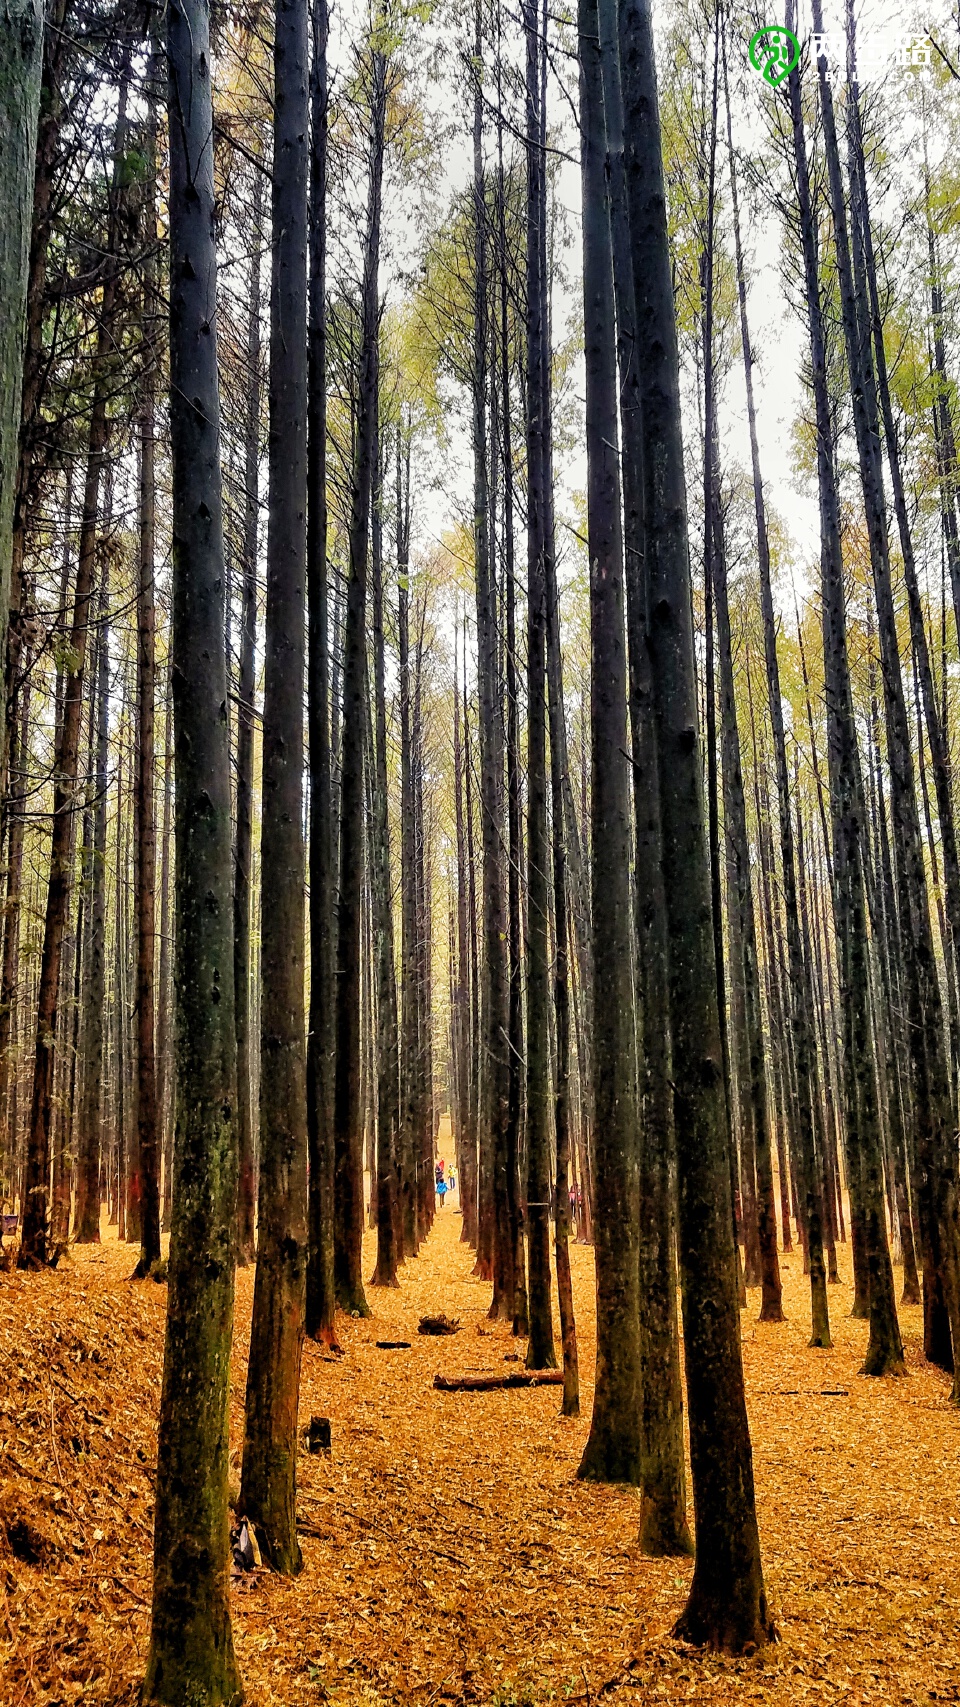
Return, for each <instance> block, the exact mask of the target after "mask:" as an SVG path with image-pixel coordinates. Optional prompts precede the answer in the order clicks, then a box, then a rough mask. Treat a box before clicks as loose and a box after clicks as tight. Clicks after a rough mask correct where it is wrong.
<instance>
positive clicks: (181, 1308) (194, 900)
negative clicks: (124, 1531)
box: [142, 0, 242, 1707]
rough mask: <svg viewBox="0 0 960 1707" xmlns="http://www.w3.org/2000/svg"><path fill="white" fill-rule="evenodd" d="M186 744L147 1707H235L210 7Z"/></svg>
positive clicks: (185, 618) (179, 623)
mask: <svg viewBox="0 0 960 1707" xmlns="http://www.w3.org/2000/svg"><path fill="white" fill-rule="evenodd" d="M167 53H168V59H169V75H170V84H169V112H170V198H169V209H170V212H169V217H170V247H171V270H170V442H171V448H172V454H173V666H172V682H173V692H174V727H175V739H176V774H177V795H176V869H177V893H176V1003H177V1116H176V1138H175V1161H174V1166H175V1170H176V1181H177V1183H176V1190H175V1192H174V1199H173V1226H172V1229H171V1236H170V1260H169V1292H168V1305H167V1332H166V1344H165V1349H164V1367H163V1390H162V1394H161V1399H160V1429H159V1440H158V1448H157V1483H156V1488H157V1492H156V1518H155V1527H154V1577H153V1616H152V1628H151V1636H150V1652H149V1656H148V1659H147V1668H146V1677H145V1680H144V1684H143V1691H142V1699H143V1702H144V1707H183V1703H184V1702H185V1701H196V1702H203V1703H204V1707H236V1704H237V1703H239V1702H240V1700H241V1699H242V1689H241V1686H240V1678H239V1673H238V1671H237V1665H236V1660H235V1657H234V1651H233V1638H232V1633H231V1626H230V1581H229V1574H228V1573H229V1531H228V1510H227V1478H228V1473H229V1464H228V1451H229V1434H228V1421H229V1417H228V1402H229V1395H230V1344H231V1339H232V1335H233V1287H234V1257H235V1247H236V1239H235V1231H236V1190H237V1139H236V1124H235V1117H234V1109H235V1101H236V1061H237V1057H236V1033H235V1030H234V1012H233V911H232V894H231V890H232V882H231V879H232V872H231V847H230V841H231V829H230V749H229V726H228V721H227V664H226V654H225V648H224V561H223V509H222V497H221V487H220V399H219V389H218V377H217V340H216V336H215V327H216V320H215V318H214V312H215V305H216V296H217V290H216V285H217V274H216V243H215V219H214V212H215V204H214V183H213V111H212V102H211V88H210V38H209V13H208V11H207V7H206V4H205V0H171V4H170V6H169V7H168V11H167Z"/></svg>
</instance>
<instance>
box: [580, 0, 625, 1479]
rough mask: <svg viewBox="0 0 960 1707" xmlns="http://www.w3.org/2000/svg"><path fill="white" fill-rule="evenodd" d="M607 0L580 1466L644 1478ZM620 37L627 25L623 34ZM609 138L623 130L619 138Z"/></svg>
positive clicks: (590, 262) (593, 366)
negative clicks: (589, 1365)
mask: <svg viewBox="0 0 960 1707" xmlns="http://www.w3.org/2000/svg"><path fill="white" fill-rule="evenodd" d="M600 16H601V15H600V11H599V9H598V6H597V4H596V0H580V4H579V11H578V23H579V34H580V139H581V141H580V147H581V153H580V160H581V184H582V191H583V300H584V318H585V340H586V344H585V353H586V433H587V517H588V534H589V553H590V657H591V678H590V679H591V688H590V744H591V849H592V860H591V868H592V918H593V979H594V983H593V1054H592V1065H593V1111H594V1119H595V1121H596V1128H595V1145H596V1184H597V1197H598V1207H599V1208H600V1211H601V1212H600V1213H599V1214H598V1217H597V1224H596V1252H597V1257H596V1260H597V1377H596V1389H595V1393H594V1403H593V1417H592V1420H591V1425H590V1436H589V1439H588V1440H587V1444H586V1447H585V1449H584V1454H583V1457H582V1459H581V1462H580V1468H579V1470H578V1472H577V1473H578V1475H579V1476H580V1477H582V1478H585V1479H587V1480H590V1481H602V1482H634V1483H637V1482H639V1480H640V1430H639V1406H640V1343H639V1290H640V1268H639V1250H638V1214H639V1195H638V1193H639V1182H638V1172H637V1164H638V1120H637V1105H636V1076H637V1063H636V1038H635V1032H636V1028H635V1016H634V989H633V966H632V944H631V940H630V930H629V920H630V913H631V907H632V898H631V893H630V841H631V835H630V793H629V776H628V771H627V761H626V759H625V757H624V754H625V752H626V742H627V660H626V647H625V642H624V585H623V535H622V529H621V517H620V471H619V466H618V456H617V364H616V345H615V338H614V327H615V312H614V278H613V251H612V247H611V227H610V202H609V191H608V182H607V177H606V171H605V160H606V155H607V147H608V138H607V135H606V131H605V124H604V87H603V70H602V59H601V47H600ZM614 39H615V37H614ZM610 146H611V148H613V147H615V146H616V139H613V138H611V139H610Z"/></svg>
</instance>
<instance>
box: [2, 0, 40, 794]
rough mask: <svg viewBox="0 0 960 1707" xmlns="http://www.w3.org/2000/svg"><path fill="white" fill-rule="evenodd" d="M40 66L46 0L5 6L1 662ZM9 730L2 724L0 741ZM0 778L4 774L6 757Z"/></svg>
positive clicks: (8, 1)
mask: <svg viewBox="0 0 960 1707" xmlns="http://www.w3.org/2000/svg"><path fill="white" fill-rule="evenodd" d="M42 63H43V5H42V3H41V0H4V5H3V8H2V10H0V133H2V134H3V136H4V138H5V142H4V171H3V195H2V197H0V658H4V657H5V656H6V645H7V619H8V616H9V613H10V592H11V572H12V558H13V512H14V498H15V493H16V476H17V445H18V440H19V436H20V420H21V408H22V401H23V359H24V339H25V328H26V312H27V283H28V279H29V273H30V238H31V231H32V223H31V216H32V213H33V188H34V175H35V171H36V161H37V124H38V119H39V114H40V81H41V69H42ZM18 591H19V589H18ZM5 727H6V720H3V723H2V724H0V742H2V741H3V735H4V729H5ZM0 774H4V764H3V755H2V753H0Z"/></svg>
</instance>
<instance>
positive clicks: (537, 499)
mask: <svg viewBox="0 0 960 1707" xmlns="http://www.w3.org/2000/svg"><path fill="white" fill-rule="evenodd" d="M523 21H524V34H525V37H526V175H527V184H526V191H527V205H526V226H527V229H526V245H527V250H526V283H527V300H526V314H527V325H526V414H527V419H526V427H527V964H526V994H527V1121H526V1137H527V1175H528V1177H527V1193H528V1195H527V1229H528V1240H529V1250H530V1256H529V1276H530V1279H529V1314H530V1338H529V1342H528V1345H527V1368H528V1369H555V1368H556V1363H557V1360H556V1353H555V1351H554V1344H553V1309H552V1305H551V1297H550V1134H549V1102H550V1061H549V1007H550V978H549V953H548V948H547V909H548V896H549V887H550V849H549V840H548V836H547V751H546V747H547V688H546V662H547V661H546V614H547V613H546V553H547V550H548V538H547V534H548V516H549V498H548V493H547V481H548V478H549V472H550V457H549V455H548V450H547V434H548V431H549V427H548V423H547V414H546V411H547V406H548V391H547V383H546V378H545V374H546V367H547V363H548V353H547V350H548V343H547V340H548V328H547V324H546V315H545V305H546V278H545V273H546V262H547V231H546V224H547V193H546V156H545V153H544V150H543V146H542V140H541V129H542V121H541V113H540V87H541V76H540V55H541V53H545V52H546V43H545V42H544V43H541V41H540V25H541V21H542V20H541V19H540V17H539V16H538V11H537V6H536V3H535V0H526V4H525V7H524V20H523ZM508 359H509V358H508V354H507V349H506V347H505V348H504V352H503V360H504V363H506V362H507V360H508Z"/></svg>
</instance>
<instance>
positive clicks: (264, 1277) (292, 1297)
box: [240, 0, 309, 1576]
mask: <svg viewBox="0 0 960 1707" xmlns="http://www.w3.org/2000/svg"><path fill="white" fill-rule="evenodd" d="M275 23H276V31H275V36H274V62H273V63H274V106H273V114H274V123H273V174H272V192H273V193H272V215H273V266H272V282H271V291H270V440H269V447H270V448H269V456H270V471H269V480H270V488H269V519H268V529H267V613H266V642H265V647H264V692H263V817H262V828H261V859H262V862H263V870H264V872H266V873H267V874H268V881H267V882H265V883H263V884H262V885H261V898H260V983H261V998H260V1185H259V1195H258V1200H257V1229H258V1237H257V1273H256V1280H255V1282H254V1292H253V1322H252V1325H251V1329H250V1361H249V1365H248V1368H247V1395H246V1421H245V1428H244V1439H243V1466H242V1470H241V1476H240V1506H241V1509H242V1511H243V1512H244V1514H245V1515H246V1516H247V1517H249V1518H252V1519H253V1521H254V1523H255V1524H256V1528H257V1534H258V1536H259V1538H260V1542H261V1547H262V1551H263V1553H264V1555H265V1557H266V1558H267V1560H268V1561H269V1563H270V1564H271V1565H272V1567H273V1569H274V1570H275V1571H280V1572H282V1574H283V1575H285V1576H295V1575H296V1574H297V1572H298V1571H299V1570H300V1569H301V1566H302V1564H303V1559H302V1556H301V1552H300V1543H299V1542H298V1540H297V1513H296V1501H297V1474H296V1472H297V1405H298V1401H299V1397H300V1361H301V1357H302V1354H303V1338H304V1311H305V1306H306V1283H307V1081H306V1031H305V1023H304V1022H305V1013H304V1001H305V997H306V985H305V978H304V973H305V967H304V955H305V946H306V916H305V911H304V889H303V871H304V845H303V677H304V662H305V660H304V646H305V620H306V568H307V557H306V550H307V534H306V524H307V183H308V172H309V153H308V151H309V135H308V91H307V82H308V48H307V0H277V6H276V15H275Z"/></svg>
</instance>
